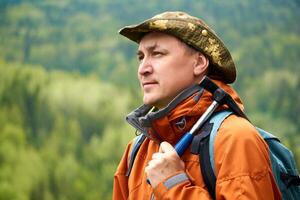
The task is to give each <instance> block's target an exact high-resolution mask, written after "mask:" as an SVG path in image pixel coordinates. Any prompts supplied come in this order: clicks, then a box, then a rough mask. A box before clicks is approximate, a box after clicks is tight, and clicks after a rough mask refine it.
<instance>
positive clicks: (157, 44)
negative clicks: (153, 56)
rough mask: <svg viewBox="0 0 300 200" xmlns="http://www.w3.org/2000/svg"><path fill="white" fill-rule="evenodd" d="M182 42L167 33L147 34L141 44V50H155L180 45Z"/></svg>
mask: <svg viewBox="0 0 300 200" xmlns="http://www.w3.org/2000/svg"><path fill="white" fill-rule="evenodd" d="M180 43H181V41H180V40H179V39H177V38H176V37H174V36H172V35H169V34H165V33H158V32H153V33H148V34H146V35H145V36H144V37H143V38H142V39H141V41H140V43H139V49H143V48H146V49H149V48H151V49H155V48H161V47H166V46H168V45H173V46H174V45H178V44H180Z"/></svg>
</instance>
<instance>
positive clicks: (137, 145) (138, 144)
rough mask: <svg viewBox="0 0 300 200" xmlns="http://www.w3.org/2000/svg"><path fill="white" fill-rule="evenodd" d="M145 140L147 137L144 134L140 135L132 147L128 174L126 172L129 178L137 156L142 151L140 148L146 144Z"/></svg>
mask: <svg viewBox="0 0 300 200" xmlns="http://www.w3.org/2000/svg"><path fill="white" fill-rule="evenodd" d="M145 139H146V136H145V135H144V134H140V135H138V136H136V137H135V138H134V141H133V145H132V147H131V151H130V154H129V165H128V169H127V172H126V176H127V177H128V176H129V175H130V173H131V170H132V167H133V163H134V160H135V157H136V154H137V152H138V151H139V149H140V147H141V145H142V143H143V142H144V140H145Z"/></svg>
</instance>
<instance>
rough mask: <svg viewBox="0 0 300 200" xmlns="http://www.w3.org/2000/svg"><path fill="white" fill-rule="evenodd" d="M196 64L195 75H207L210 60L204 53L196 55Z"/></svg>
mask: <svg viewBox="0 0 300 200" xmlns="http://www.w3.org/2000/svg"><path fill="white" fill-rule="evenodd" d="M195 56H196V62H195V65H194V75H195V76H199V75H202V76H203V75H205V74H206V72H207V70H208V65H209V60H208V58H206V56H204V55H203V54H202V53H200V52H197V53H196V55H195Z"/></svg>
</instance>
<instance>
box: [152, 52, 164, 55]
mask: <svg viewBox="0 0 300 200" xmlns="http://www.w3.org/2000/svg"><path fill="white" fill-rule="evenodd" d="M152 54H153V56H162V55H163V53H162V52H160V51H153V53H152Z"/></svg>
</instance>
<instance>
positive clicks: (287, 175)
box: [201, 110, 300, 200]
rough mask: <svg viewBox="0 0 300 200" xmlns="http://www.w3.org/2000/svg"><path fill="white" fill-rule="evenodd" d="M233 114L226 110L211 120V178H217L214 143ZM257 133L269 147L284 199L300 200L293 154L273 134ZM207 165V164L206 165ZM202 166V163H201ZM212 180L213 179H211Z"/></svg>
mask: <svg viewBox="0 0 300 200" xmlns="http://www.w3.org/2000/svg"><path fill="white" fill-rule="evenodd" d="M231 114H233V112H231V111H229V110H224V111H221V112H217V113H215V114H214V115H213V116H212V117H211V119H210V120H209V122H210V124H213V126H212V129H211V132H210V136H209V161H210V165H211V169H212V171H211V172H207V171H206V172H205V173H206V174H207V173H210V175H211V176H215V164H214V143H215V139H216V135H217V133H218V129H219V127H220V125H221V124H222V122H223V120H224V119H226V118H227V117H228V116H229V115H231ZM256 129H257V131H258V132H259V134H260V135H261V137H262V138H263V139H264V140H265V142H266V143H267V144H268V146H269V153H270V158H271V163H272V172H273V175H274V177H275V179H276V183H277V186H278V187H279V189H280V191H281V193H282V198H283V199H286V200H299V199H300V186H299V184H300V183H299V181H300V178H299V175H298V171H297V167H296V162H295V159H294V156H293V154H292V152H291V151H290V150H289V149H288V148H286V147H285V146H284V145H283V144H282V143H281V142H280V140H279V139H278V138H277V137H275V136H274V135H272V134H271V133H268V132H266V131H265V130H262V129H260V128H257V127H256ZM204 165H205V164H204ZM201 166H202V163H201ZM210 179H211V178H210ZM214 180H215V179H214ZM215 184H216V183H215V182H214V183H207V185H213V186H212V187H213V188H215Z"/></svg>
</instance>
